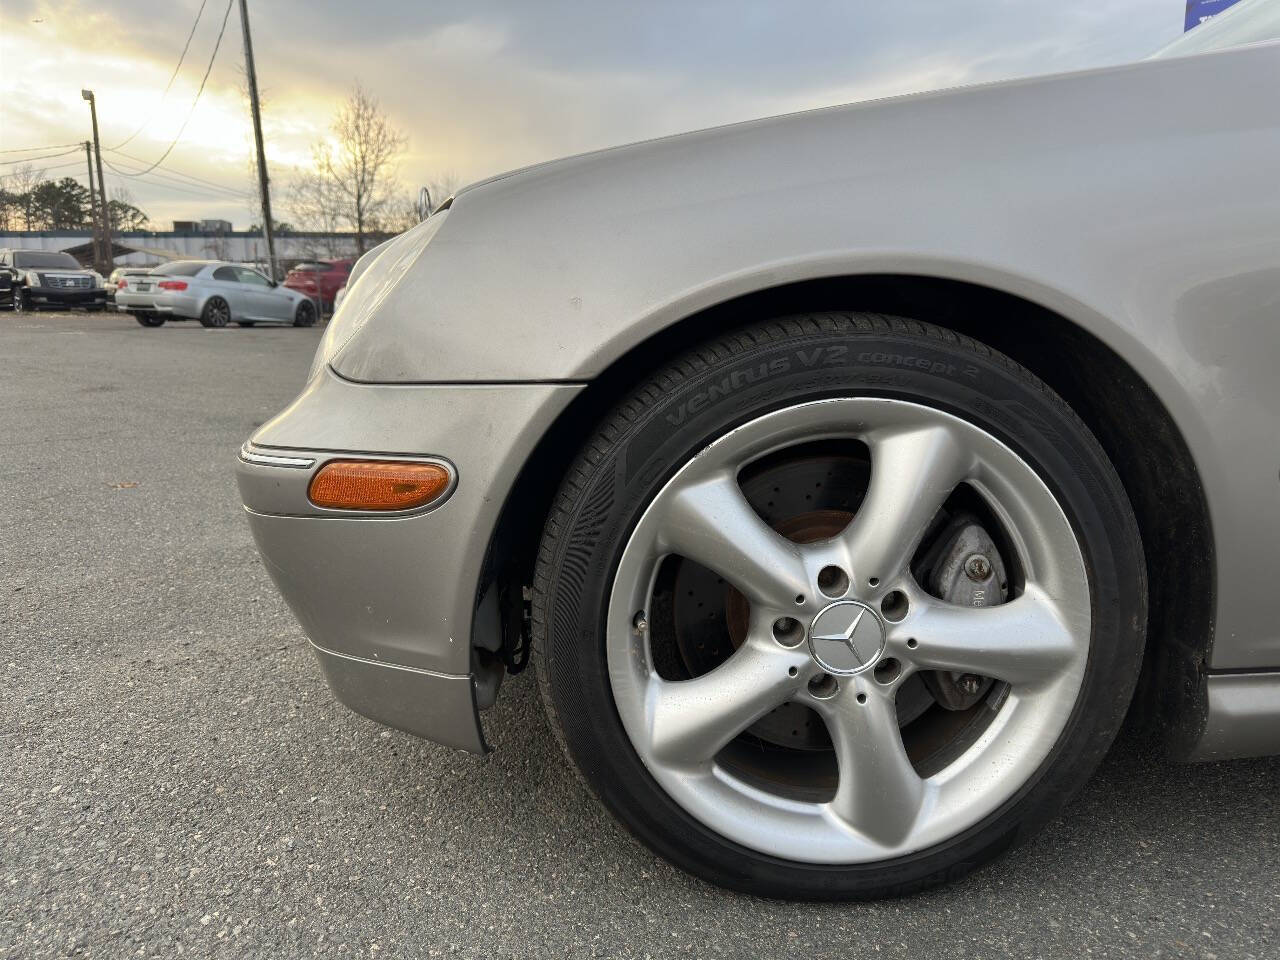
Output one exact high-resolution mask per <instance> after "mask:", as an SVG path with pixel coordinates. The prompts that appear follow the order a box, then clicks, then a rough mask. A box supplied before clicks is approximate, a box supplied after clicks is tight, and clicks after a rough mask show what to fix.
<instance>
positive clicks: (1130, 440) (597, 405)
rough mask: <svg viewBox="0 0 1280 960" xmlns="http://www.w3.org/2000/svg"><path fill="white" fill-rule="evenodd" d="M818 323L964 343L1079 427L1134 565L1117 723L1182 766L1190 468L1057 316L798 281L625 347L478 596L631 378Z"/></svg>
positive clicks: (1203, 514) (1207, 543)
mask: <svg viewBox="0 0 1280 960" xmlns="http://www.w3.org/2000/svg"><path fill="white" fill-rule="evenodd" d="M820 311H867V312H876V313H891V314H897V315H900V316H906V317H911V318H913V319H917V320H924V321H928V322H930V323H934V324H937V325H938V326H942V327H946V328H948V329H951V330H954V331H956V332H957V333H963V334H965V335H967V336H971V337H973V338H974V339H976V340H980V341H982V342H983V343H986V344H988V345H989V346H991V347H994V348H995V349H997V350H1000V351H1002V352H1003V353H1005V354H1007V355H1009V356H1010V357H1012V358H1013V359H1014V360H1016V361H1018V362H1019V363H1021V364H1022V365H1023V366H1025V367H1027V368H1028V369H1029V370H1031V371H1032V372H1033V373H1035V374H1036V375H1037V376H1038V377H1040V378H1041V379H1042V380H1044V381H1045V382H1046V383H1048V384H1049V385H1050V386H1051V387H1053V389H1054V390H1056V391H1057V392H1058V393H1059V395H1061V396H1062V397H1063V399H1065V400H1066V401H1067V403H1069V404H1070V405H1071V406H1072V408H1073V409H1074V410H1075V411H1076V413H1077V414H1079V416H1080V417H1081V419H1083V420H1084V422H1085V423H1086V424H1088V426H1089V428H1090V429H1091V430H1092V431H1093V433H1094V435H1095V436H1096V437H1097V438H1098V441H1099V442H1100V443H1101V444H1102V447H1103V449H1104V450H1105V451H1106V453H1107V455H1108V457H1110V459H1111V462H1112V463H1113V464H1114V465H1115V468H1116V472H1117V473H1118V474H1119V476H1120V480H1121V482H1122V483H1123V484H1124V487H1125V489H1126V491H1127V492H1128V494H1129V499H1130V502H1131V503H1132V504H1133V509H1134V514H1135V515H1136V517H1137V521H1138V528H1139V531H1140V533H1141V535H1142V542H1143V548H1144V551H1145V553H1146V564H1147V585H1148V620H1147V651H1146V657H1145V661H1144V666H1143V675H1142V679H1141V681H1140V684H1139V689H1138V694H1137V696H1136V697H1135V700H1134V708H1133V709H1132V711H1131V719H1133V720H1136V721H1138V722H1139V724H1140V725H1141V726H1143V727H1146V728H1147V729H1154V728H1155V727H1157V726H1159V727H1160V728H1162V732H1163V735H1164V737H1165V739H1166V740H1167V742H1168V744H1169V746H1170V748H1171V750H1172V752H1174V753H1176V754H1181V753H1185V752H1186V751H1187V750H1188V749H1189V747H1190V745H1191V744H1192V743H1194V741H1195V740H1196V739H1197V738H1198V735H1199V733H1200V730H1201V728H1202V725H1203V722H1204V709H1205V700H1204V696H1205V694H1204V670H1205V666H1206V664H1207V663H1208V657H1209V650H1210V646H1211V643H1212V636H1213V615H1214V602H1215V584H1214V570H1215V565H1214V557H1213V539H1212V532H1211V528H1210V523H1209V511H1208V505H1207V504H1206V502H1205V499H1204V492H1203V489H1202V486H1201V483H1200V477H1199V473H1198V471H1197V470H1196V466H1195V462H1194V461H1193V459H1192V457H1191V453H1190V451H1189V450H1188V449H1187V446H1186V443H1185V442H1184V440H1183V438H1182V435H1181V433H1180V432H1179V430H1178V428H1177V425H1176V424H1175V423H1174V422H1173V419H1172V417H1170V415H1169V412H1168V411H1167V410H1166V409H1165V408H1164V405H1163V404H1162V403H1161V402H1160V400H1159V399H1158V398H1157V397H1156V395H1155V394H1154V393H1153V392H1152V390H1151V388H1150V387H1149V386H1148V385H1147V384H1146V382H1145V381H1144V380H1143V379H1142V378H1141V377H1140V376H1139V375H1138V374H1137V373H1136V372H1135V371H1134V370H1133V368H1132V367H1130V366H1129V364H1128V363H1126V362H1125V361H1124V360H1123V359H1122V358H1121V357H1120V356H1119V355H1118V354H1117V353H1115V351H1113V350H1111V348H1109V347H1108V346H1107V345H1106V344H1104V343H1102V341H1100V340H1098V339H1097V338H1096V337H1094V336H1093V335H1092V334H1090V333H1088V332H1087V331H1085V330H1083V329H1081V328H1080V327H1078V326H1077V325H1075V324H1074V323H1072V322H1071V321H1070V320H1068V319H1066V318H1065V317H1063V316H1061V315H1060V314H1057V313H1054V312H1052V311H1050V310H1047V309H1045V308H1043V307H1041V306H1039V305H1037V304H1034V303H1032V302H1030V301H1028V300H1025V299H1022V298H1021V297H1017V296H1014V295H1012V294H1008V293H1004V292H1002V291H998V290H993V289H991V288H988V287H982V286H976V285H972V284H966V283H962V282H958V281H954V280H943V279H936V278H930V277H918V276H886V275H877V276H862V277H842V278H832V279H826V280H817V281H807V282H803V283H797V284H790V285H787V286H783V287H776V288H771V289H768V290H764V291H760V292H758V293H753V294H749V295H746V296H743V297H739V298H736V299H734V300H731V301H728V302H726V303H722V304H719V305H717V306H715V307H712V308H710V309H707V310H703V311H701V312H699V313H697V314H694V315H692V316H690V317H687V318H685V319H684V320H682V321H680V322H678V323H676V324H673V325H672V326H670V327H668V328H666V329H664V330H662V331H661V332H659V333H657V334H655V335H654V336H652V337H650V338H649V339H648V340H646V341H644V342H642V343H640V344H638V345H637V346H636V347H634V348H633V349H632V350H630V351H629V352H628V353H627V354H625V355H624V356H622V357H621V358H619V359H618V360H617V361H616V362H615V363H613V364H612V365H610V366H609V367H608V368H607V369H606V370H604V371H603V372H602V373H601V374H600V375H599V376H598V377H596V378H595V379H594V380H592V381H591V383H590V384H588V385H587V387H586V388H585V389H584V390H583V391H582V393H581V394H579V396H578V397H577V398H575V400H574V402H573V403H572V404H570V406H569V407H568V409H566V410H565V412H564V413H563V414H562V415H561V416H560V418H559V419H558V420H557V422H556V423H555V424H554V425H553V426H552V428H551V429H550V430H549V431H548V432H547V434H546V435H545V436H544V437H543V439H542V441H541V442H540V443H539V445H538V447H537V448H536V449H535V451H534V453H533V455H532V456H531V457H530V459H529V461H528V463H526V465H525V468H524V470H523V471H522V473H521V475H520V477H519V478H518V480H517V481H516V484H515V486H514V487H513V489H512V492H511V494H510V496H509V497H508V500H507V504H506V506H505V508H504V510H503V513H502V516H501V518H500V520H499V523H498V527H497V530H496V532H495V535H494V538H493V542H492V543H491V545H490V551H489V556H490V558H491V564H490V566H489V569H488V574H487V576H486V583H487V582H488V581H491V580H493V579H497V580H499V581H500V582H502V583H504V584H507V585H520V586H523V585H527V584H528V583H530V582H531V578H532V571H533V565H534V561H535V559H536V556H537V549H538V542H539V539H540V537H541V532H542V521H543V519H544V518H545V517H546V515H547V513H548V511H549V509H550V505H551V500H552V497H553V496H554V495H555V492H556V489H557V488H558V487H559V483H560V478H561V477H562V476H563V473H564V470H565V469H566V467H567V465H568V462H569V460H570V459H571V458H572V457H573V456H574V454H575V453H576V452H577V449H578V447H579V446H580V445H581V443H582V440H583V438H584V437H586V436H587V435H589V434H590V432H591V431H592V430H593V429H594V427H595V424H596V423H597V422H598V421H599V420H600V418H601V417H602V416H603V415H604V413H605V412H606V411H608V410H609V409H611V408H612V407H613V405H614V404H615V403H617V402H618V401H619V400H621V399H622V398H623V397H624V396H625V395H626V394H627V393H628V392H629V391H630V390H631V388H632V387H633V386H634V385H635V384H636V383H637V382H639V381H640V380H641V379H642V378H643V377H645V376H646V375H648V374H649V373H651V372H652V371H653V370H654V369H656V368H657V367H658V366H660V365H661V364H662V363H663V362H665V361H666V360H667V359H669V358H670V357H671V356H673V355H675V354H676V353H678V352H680V351H682V350H684V349H686V348H688V347H690V346H693V345H694V344H696V343H699V342H701V341H702V340H705V339H708V338H710V337H712V336H715V335H717V334H720V333H723V332H724V331H726V330H729V329H732V328H734V327H737V326H742V325H745V324H748V323H752V322H755V321H758V320H764V319H768V318H770V317H777V316H782V315H786V314H789V313H806V312H820ZM493 558H502V560H501V562H495V561H494V560H493ZM481 593H483V589H482V591H481ZM508 593H509V594H510V595H513V596H515V597H518V596H519V591H518V590H511V591H508Z"/></svg>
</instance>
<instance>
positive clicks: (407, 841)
mask: <svg viewBox="0 0 1280 960" xmlns="http://www.w3.org/2000/svg"><path fill="white" fill-rule="evenodd" d="M320 333H321V331H320V330H319V329H310V330H308V329H293V328H257V329H253V330H247V329H246V330H241V329H236V328H229V329H222V330H205V329H203V328H201V327H200V326H199V325H197V324H192V323H186V324H166V325H165V326H164V327H161V328H158V329H143V328H142V327H140V326H138V325H137V324H136V323H135V322H134V321H133V320H132V319H131V318H129V317H120V316H116V315H103V314H97V315H94V314H77V315H63V314H37V315H34V316H15V315H14V314H11V313H2V314H0V670H2V671H3V688H2V692H0V957H5V958H9V957H13V958H19V957H21V958H24V960H25V958H43V957H61V956H92V957H107V958H116V957H121V958H123V957H128V956H147V957H150V956H157V957H177V956H197V957H203V956H220V957H221V956H225V957H289V956H326V957H327V956H338V957H369V958H372V957H380V958H381V957H419V956H421V957H431V956H476V957H508V956H511V957H578V956H603V957H666V956H701V957H784V956H805V957H864V956H865V957H872V956H874V957H921V958H926V957H927V958H930V960H932V958H943V957H966V958H967V957H973V958H978V957H1005V956H1016V957H1072V958H1078V957H1082V956H1084V957H1089V956H1097V957H1117V956H1133V957H1144V958H1149V957H1197V958H1215V957H1216V958H1224V960H1225V958H1274V957H1276V956H1278V955H1280V842H1278V840H1277V834H1278V833H1280V760H1278V759H1263V760H1246V761H1235V762H1230V763H1219V764H1207V765H1197V766H1183V765H1178V764H1173V763H1170V762H1168V761H1166V760H1164V759H1162V758H1161V756H1160V755H1159V754H1158V753H1157V752H1156V751H1155V750H1153V749H1151V748H1150V747H1148V746H1147V745H1145V744H1144V743H1142V742H1141V741H1139V740H1138V739H1137V738H1136V737H1134V736H1133V735H1127V736H1125V737H1122V740H1121V742H1120V743H1119V744H1118V745H1117V747H1116V748H1115V749H1114V750H1113V752H1112V756H1111V757H1110V758H1109V759H1108V760H1107V761H1106V763H1105V764H1104V766H1103V768H1102V770H1101V771H1100V773H1099V774H1098V775H1097V776H1096V777H1094V779H1093V780H1092V781H1091V782H1090V783H1088V784H1087V785H1085V787H1084V788H1083V790H1082V792H1081V794H1080V795H1079V797H1078V798H1077V799H1076V800H1075V801H1074V802H1073V803H1072V804H1071V805H1070V806H1069V808H1068V809H1067V811H1066V813H1065V814H1064V815H1063V816H1062V817H1061V818H1060V819H1058V820H1057V821H1056V822H1055V823H1053V824H1052V825H1051V826H1050V827H1049V828H1048V829H1047V830H1046V831H1045V832H1044V833H1043V834H1042V835H1041V836H1040V837H1039V838H1037V839H1036V840H1034V841H1033V842H1031V843H1029V844H1028V845H1026V846H1024V847H1022V848H1020V849H1018V850H1016V851H1015V852H1014V853H1013V854H1012V855H1011V856H1008V857H1006V858H1005V859H1004V860H1002V861H1000V862H999V863H997V864H995V865H993V866H991V867H989V868H987V869H985V870H983V871H981V872H980V873H978V874H976V875H974V876H972V877H970V878H968V879H965V880H962V881H960V882H958V883H955V884H953V885H951V886H949V887H946V888H943V889H940V890H936V891H933V892H930V893H926V894H923V895H920V896H916V897H912V898H909V899H904V900H895V901H889V902H883V903H875V904H867V905H811V904H790V903H780V902H772V901H763V900H758V899H753V898H750V897H745V896H741V895H737V894H731V893H726V892H724V891H721V890H718V889H716V888H713V887H710V886H708V885H706V884H704V883H702V882H700V881H697V880H694V879H692V878H690V877H688V876H686V875H684V874H682V873H680V872H678V871H676V870H675V869H673V868H671V867H669V866H667V865H666V864H665V863H663V862H662V861H660V860H658V859H656V858H655V857H654V856H653V855H651V854H650V853H649V852H648V851H647V850H645V849H644V848H642V847H641V846H640V845H639V844H637V843H636V842H635V841H633V840H632V839H631V838H630V836H629V835H628V834H627V833H626V832H625V831H623V830H622V829H620V828H619V827H618V826H616V825H615V824H614V823H613V821H612V820H611V819H610V817H609V816H608V815H607V814H605V813H604V812H602V811H601V810H600V809H598V808H597V807H596V805H595V803H594V802H593V801H592V800H591V799H590V798H589V797H588V796H587V795H585V794H584V793H583V791H582V789H581V788H580V787H579V786H578V784H577V782H576V780H575V778H574V777H573V775H572V774H571V772H570V771H569V769H568V767H567V766H566V762H565V760H564V759H563V758H562V756H561V754H560V752H559V750H558V748H557V746H556V744H555V742H554V741H553V739H552V736H551V734H550V731H549V729H548V727H547V725H546V722H545V720H544V719H543V716H542V709H541V704H540V703H539V702H538V698H537V693H536V690H535V689H534V683H533V681H532V678H531V677H529V676H527V675H524V676H519V677H516V678H514V679H513V680H511V681H509V683H508V684H507V685H506V686H504V689H503V692H502V696H501V698H500V699H499V702H498V704H497V706H496V707H495V708H494V709H493V710H491V711H489V712H488V713H487V714H486V715H485V717H484V722H485V728H486V732H487V735H488V738H489V740H490V742H491V744H492V745H493V746H494V748H495V749H494V752H493V753H492V754H491V755H489V756H488V757H483V758H482V757H473V756H470V755H467V754H463V753H457V752H454V751H451V750H449V749H446V748H444V747H438V746H435V745H432V744H429V743H426V742H424V741H421V740H417V739H414V738H412V737H409V736H407V735H405V734H401V733H399V732H395V731H390V730H386V729H383V728H381V727H379V726H377V725H376V724H374V723H372V722H370V721H368V720H365V719H363V718H361V717H358V716H356V715H354V714H352V713H350V712H349V711H347V710H346V709H345V708H343V707H341V706H339V705H338V704H337V703H335V702H334V700H333V699H332V698H331V697H330V695H329V693H328V691H327V689H326V687H325V685H324V682H323V680H322V679H321V677H320V673H319V670H318V668H317V666H316V664H315V663H314V662H313V661H312V659H311V655H310V654H309V653H308V651H307V647H306V643H305V641H304V638H303V635H302V632H301V630H300V628H299V627H298V625H297V623H296V622H295V620H294V619H293V616H292V615H291V614H290V612H289V610H288V609H287V607H286V606H285V605H284V603H283V601H281V600H280V598H279V597H278V596H277V594H276V592H275V590H274V588H273V587H272V585H271V583H270V581H269V580H268V578H267V575H266V573H265V571H264V570H263V568H262V566H261V564H260V563H259V561H258V558H257V555H256V553H255V551H254V547H253V543H252V540H251V538H250V535H249V530H248V527H247V526H246V524H245V522H244V518H243V516H242V515H241V512H242V511H241V508H240V504H239V501H238V499H237V496H236V490H235V484H234V480H233V477H232V464H233V461H234V458H235V454H236V450H237V449H238V447H239V445H240V443H241V442H242V441H243V440H244V439H245V438H246V437H247V436H248V435H249V433H250V432H251V431H252V430H253V428H254V427H255V426H256V425H257V424H259V423H261V422H262V421H263V420H265V419H267V418H268V417H270V416H271V415H272V414H274V413H275V412H276V411H278V410H279V409H280V408H281V407H283V406H284V405H285V404H286V403H287V402H288V401H289V399H290V398H291V397H292V396H293V395H294V394H295V393H296V392H297V390H298V389H299V388H300V386H301V384H302V380H303V377H304V376H305V373H306V370H307V367H308V365H309V363H310V361H311V357H312V353H313V352H314V350H315V347H316V344H317V341H318V340H319V337H320ZM446 452H447V451H446Z"/></svg>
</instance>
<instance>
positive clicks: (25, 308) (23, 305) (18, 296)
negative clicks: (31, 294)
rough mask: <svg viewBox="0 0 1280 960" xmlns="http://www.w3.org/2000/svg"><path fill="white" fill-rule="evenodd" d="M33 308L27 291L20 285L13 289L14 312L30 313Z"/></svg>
mask: <svg viewBox="0 0 1280 960" xmlns="http://www.w3.org/2000/svg"><path fill="white" fill-rule="evenodd" d="M34 309H35V308H34V307H33V306H32V305H31V300H30V299H29V298H28V294H27V291H26V290H24V289H22V288H21V287H19V288H17V289H16V290H14V291H13V312H14V313H30V312H31V311H32V310H34Z"/></svg>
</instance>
